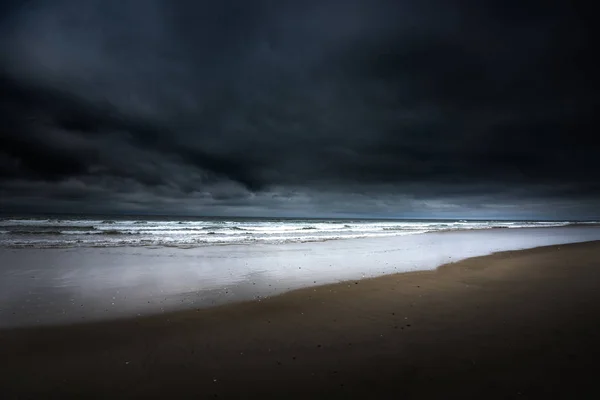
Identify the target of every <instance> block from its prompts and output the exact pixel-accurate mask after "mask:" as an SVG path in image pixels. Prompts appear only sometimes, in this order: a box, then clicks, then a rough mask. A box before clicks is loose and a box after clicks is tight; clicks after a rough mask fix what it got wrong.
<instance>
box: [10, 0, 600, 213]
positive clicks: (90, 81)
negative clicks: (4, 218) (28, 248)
mask: <svg viewBox="0 0 600 400" xmlns="http://www.w3.org/2000/svg"><path fill="white" fill-rule="evenodd" d="M0 4H1V6H0V118H1V123H2V125H1V130H0V210H1V211H5V212H24V211H38V212H49V211H52V212H82V213H89V212H99V213H106V212H127V213H159V214H170V213H177V214H192V215H241V216H318V217H321V216H338V217H344V216H365V217H431V218H435V217H450V218H454V217H458V218H463V217H464V218H600V206H599V205H600V147H599V146H598V145H596V144H595V143H596V136H597V133H598V117H597V115H596V109H595V105H596V103H598V102H597V89H598V72H597V71H598V70H597V68H598V64H597V63H596V62H595V61H594V58H595V56H596V54H595V51H593V47H592V40H591V37H592V36H593V32H592V29H595V28H593V25H594V22H595V21H593V16H594V15H595V14H594V13H593V12H592V10H588V9H585V7H586V2H583V1H548V0H546V1H542V0H540V1H529V0H494V1H478V0H426V1H407V0H318V1H305V0H303V1H300V0H297V1H295V0H283V1H282V0H272V1H267V0H263V1H252V0H224V1H223V0H221V1H217V0H215V1H192V0H190V1H185V0H179V1H176V0H114V1H113V0H53V1H42V0H39V1H35V0H30V1H2V2H1V3H0Z"/></svg>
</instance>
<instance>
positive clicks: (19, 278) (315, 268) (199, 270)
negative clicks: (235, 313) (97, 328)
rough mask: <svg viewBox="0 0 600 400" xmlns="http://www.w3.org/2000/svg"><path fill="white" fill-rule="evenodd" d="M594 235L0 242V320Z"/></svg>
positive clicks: (371, 273) (404, 266) (138, 305)
mask: <svg viewBox="0 0 600 400" xmlns="http://www.w3.org/2000/svg"><path fill="white" fill-rule="evenodd" d="M590 240H600V228H597V227H552V228H520V229H487V230H476V231H455V232H436V233H427V234H422V235H406V236H396V237H386V238H365V239H348V240H335V241H328V242H318V243H298V244H287V245H279V246H268V245H253V246H223V247H221V246H215V247H208V248H196V249H175V248H158V249H151V248H144V249H140V248H135V247H133V248H79V249H52V250H51V251H49V250H47V249H43V250H35V249H19V250H6V249H4V250H0V258H2V259H3V261H5V263H4V265H3V266H2V267H1V268H0V304H1V307H0V328H6V327H17V326H35V325H54V324H64V323H73V322H84V323H85V322H88V321H98V320H112V319H115V318H127V317H135V316H138V315H140V316H144V315H149V314H163V313H167V312H173V311H177V310H185V309H196V308H198V307H200V308H210V307H214V306H218V305H221V304H227V303H239V302H243V301H248V300H252V299H256V298H265V297H269V296H274V295H278V294H280V293H285V292H289V291H292V290H296V289H299V288H302V287H314V286H319V285H323V284H329V283H335V282H340V281H345V280H358V279H364V278H371V277H377V276H384V275H390V274H394V273H398V272H408V271H414V270H432V269H435V268H437V267H439V266H440V265H443V264H446V263H448V262H451V261H457V260H461V259H466V258H470V257H477V256H483V255H488V254H491V253H495V252H498V251H506V250H519V249H523V248H532V247H538V246H544V245H553V244H565V243H573V242H586V241H590Z"/></svg>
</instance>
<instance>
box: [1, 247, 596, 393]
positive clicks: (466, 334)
mask: <svg viewBox="0 0 600 400" xmlns="http://www.w3.org/2000/svg"><path fill="white" fill-rule="evenodd" d="M598 321H600V242H598V241H595V242H585V243H577V244H567V245H564V244H563V245H554V246H545V247H537V248H533V249H527V250H512V251H504V252H499V253H495V254H492V255H487V256H480V257H474V258H469V259H467V260H462V261H458V262H451V263H449V264H445V265H442V266H440V267H439V268H437V269H435V270H431V271H414V272H408V273H398V274H394V275H385V276H380V277H375V278H369V279H364V280H360V281H346V282H342V283H337V284H328V285H324V286H318V287H311V288H303V289H299V290H295V291H291V292H287V293H284V294H281V295H278V296H274V297H270V298H268V299H265V300H262V301H260V302H259V301H251V302H245V303H237V304H226V305H223V306H219V307H213V308H207V309H200V310H191V311H178V312H174V313H169V314H164V315H154V316H148V317H141V318H133V319H122V320H114V321H105V322H93V323H86V324H76V325H71V326H46V327H33V328H16V329H3V330H0V341H2V343H3V346H2V347H1V348H0V369H2V370H3V371H5V372H4V373H3V374H1V375H0V388H2V389H3V393H7V394H8V397H7V398H9V399H10V398H17V397H19V396H24V397H29V396H31V397H44V396H43V395H44V394H46V395H47V394H48V393H50V392H51V393H52V394H53V395H55V396H63V395H64V396H66V395H75V396H84V395H88V396H89V395H93V396H95V397H114V396H122V397H128V398H130V397H146V396H148V395H151V394H153V395H161V396H163V397H167V396H180V397H181V396H186V395H189V396H191V394H194V395H195V396H197V397H214V396H218V397H219V398H239V397H240V396H242V397H243V396H247V397H253V396H260V397H263V398H278V397H279V398H281V397H292V398H307V397H312V398H314V397H315V396H317V397H318V398H332V397H333V398H336V397H343V398H348V397H350V398H354V397H356V398H359V397H360V398H365V397H369V396H372V397H375V398H398V397H403V398H419V399H420V398H440V396H442V397H452V396H455V397H458V396H461V397H462V398H481V397H485V398H494V399H495V398H498V399H500V398H553V396H555V397H559V398H564V396H574V397H577V398H584V399H585V398H590V399H591V398H597V397H596V396H597V395H598V394H599V393H600V390H599V389H598V388H597V385H596V382H595V381H596V380H597V379H596V375H595V368H594V366H595V365H596V362H597V357H598V356H600V338H598V335H597V329H598V327H599V326H598V325H599V322H598ZM46 397H47V396H46Z"/></svg>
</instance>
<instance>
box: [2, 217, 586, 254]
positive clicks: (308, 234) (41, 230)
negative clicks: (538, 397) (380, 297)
mask: <svg viewBox="0 0 600 400" xmlns="http://www.w3.org/2000/svg"><path fill="white" fill-rule="evenodd" d="M586 223H587V224H595V223H596V222H586ZM571 224H582V223H579V222H577V223H575V222H570V221H467V220H458V221H456V220H445V221H442V220H437V221H434V220H420V221H418V220H411V221H400V220H390V221H382V220H262V219H256V220H215V219H210V220H175V219H174V220H152V219H128V220H112V219H73V218H71V219H69V218H64V219H50V218H44V219H18V218H13V219H4V220H0V228H1V230H0V233H1V234H2V238H0V246H9V247H71V246H82V247H83V246H85V247H119V246H178V245H179V246H182V247H189V246H210V245H226V244H253V243H265V244H280V243H297V242H314V241H328V240H339V239H355V238H368V237H387V236H403V235H414V234H421V233H426V232H439V231H455V230H477V229H496V228H508V229H517V228H531V227H560V226H567V225H571ZM596 224H597V223H596Z"/></svg>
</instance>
